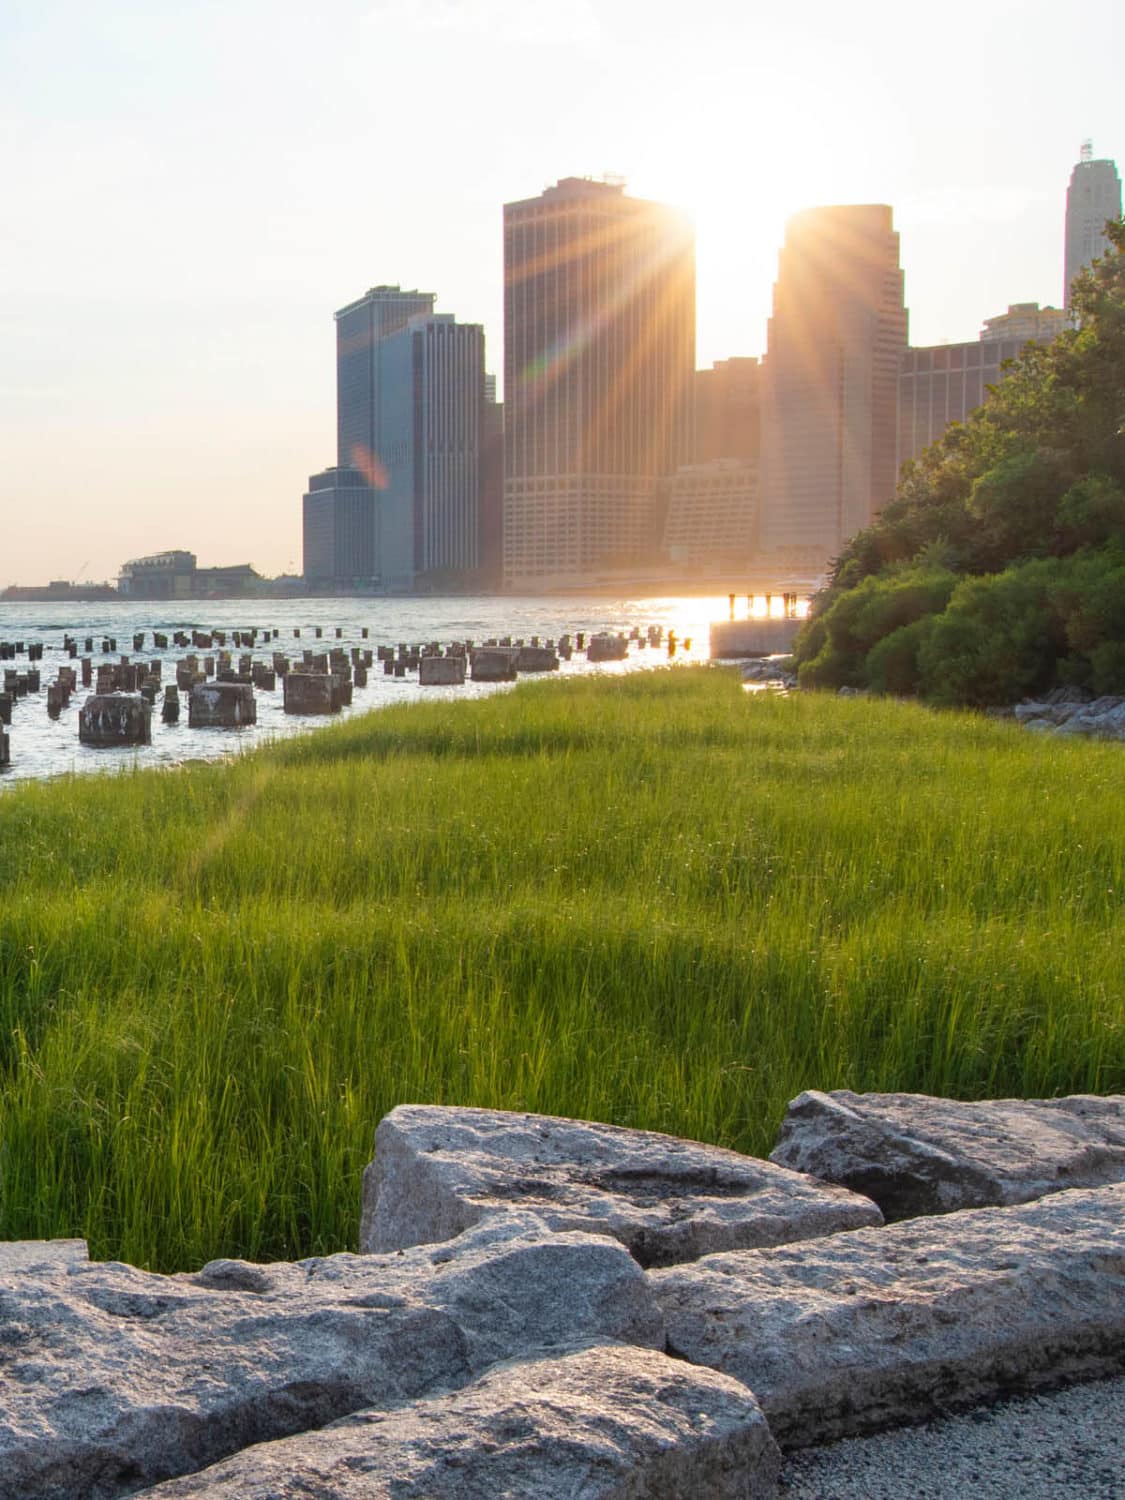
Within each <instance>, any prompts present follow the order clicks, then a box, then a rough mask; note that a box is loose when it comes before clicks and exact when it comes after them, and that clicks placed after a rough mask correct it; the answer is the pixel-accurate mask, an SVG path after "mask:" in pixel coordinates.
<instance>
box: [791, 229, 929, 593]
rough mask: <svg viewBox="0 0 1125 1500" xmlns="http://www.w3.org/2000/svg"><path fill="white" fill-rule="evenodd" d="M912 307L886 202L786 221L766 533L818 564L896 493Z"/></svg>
mask: <svg viewBox="0 0 1125 1500" xmlns="http://www.w3.org/2000/svg"><path fill="white" fill-rule="evenodd" d="M906 343H907V314H906V308H905V306H904V303H903V277H902V270H901V268H900V265H899V239H898V234H897V233H896V232H895V229H894V225H893V220H892V214H891V210H890V208H889V207H887V206H885V205H883V204H865V205H856V206H842V207H829V208H814V209H809V210H807V211H806V212H804V213H801V214H798V215H797V216H796V217H795V218H793V219H791V220H790V221H789V224H788V225H787V227H786V238H785V244H784V247H783V248H782V251H781V255H780V258H779V264H778V277H777V281H776V283H775V285H774V298H773V316H772V317H771V319H770V324H769V337H768V344H767V353H766V361H765V368H764V371H763V377H762V454H761V542H762V548H763V551H764V552H767V553H769V554H771V555H772V556H773V557H775V558H777V559H778V560H779V561H780V560H782V559H784V560H785V561H786V562H791V563H793V564H797V563H800V564H801V565H809V566H817V565H823V563H824V562H826V561H827V560H828V559H830V558H832V557H834V556H836V555H837V554H838V553H839V551H840V548H841V546H842V545H843V543H844V542H845V541H846V540H847V538H848V537H850V536H852V535H854V533H855V532H857V531H859V530H861V529H862V528H863V527H865V526H868V525H869V524H870V523H871V521H872V520H873V518H874V517H875V515H876V514H877V512H878V511H879V509H880V508H881V506H883V505H884V504H885V503H886V502H887V500H889V499H890V498H891V496H892V495H893V494H894V489H895V481H896V476H897V468H896V464H895V446H896V435H897V434H896V413H897V397H898V379H899V368H900V364H901V361H902V355H903V351H904V350H905V348H906Z"/></svg>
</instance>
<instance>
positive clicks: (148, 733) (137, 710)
mask: <svg viewBox="0 0 1125 1500" xmlns="http://www.w3.org/2000/svg"><path fill="white" fill-rule="evenodd" d="M78 738H79V741H80V742H81V743H82V744H83V745H93V746H98V747H108V746H112V745H118V746H119V745H147V744H149V743H150V742H151V739H152V710H151V708H150V707H149V705H148V704H147V703H146V702H145V700H144V699H143V698H142V697H141V695H140V693H94V694H91V696H90V697H89V698H87V699H86V701H85V703H84V704H83V705H82V707H81V709H79V712H78Z"/></svg>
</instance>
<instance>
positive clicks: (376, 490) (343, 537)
mask: <svg viewBox="0 0 1125 1500" xmlns="http://www.w3.org/2000/svg"><path fill="white" fill-rule="evenodd" d="M433 304H434V296H433V293H432V292H413V291H412V292H404V291H402V289H401V288H400V287H397V286H378V287H373V288H372V289H371V290H370V291H369V292H367V293H366V294H365V295H364V296H363V297H361V298H359V299H358V300H357V301H355V302H352V303H349V304H348V306H347V307H344V308H341V310H340V311H339V312H338V313H337V314H336V350H337V359H336V369H337V423H336V425H337V446H338V449H339V460H340V461H339V463H338V465H337V466H336V468H334V469H327V470H325V471H324V473H322V474H314V475H313V476H312V478H311V479H310V481H309V489H308V492H307V493H306V495H305V497H304V556H305V561H304V571H305V576H306V577H307V578H308V579H310V580H311V581H313V582H315V583H318V584H320V585H324V586H327V585H335V586H337V587H361V588H377V589H383V590H387V589H393V590H410V589H413V588H415V587H416V586H417V585H418V583H419V581H420V578H421V577H422V575H429V582H430V583H431V584H433V583H436V582H438V581H439V580H440V581H441V582H445V583H448V582H450V581H452V580H451V578H450V575H451V574H466V573H472V572H475V571H476V569H477V568H478V566H479V563H480V535H481V516H480V484H481V422H482V409H483V404H484V392H485V373H484V331H483V329H482V328H481V327H480V326H479V325H478V324H464V323H458V322H457V321H456V319H454V318H453V317H451V316H450V315H449V314H445V313H443V314H435V313H434V311H433Z"/></svg>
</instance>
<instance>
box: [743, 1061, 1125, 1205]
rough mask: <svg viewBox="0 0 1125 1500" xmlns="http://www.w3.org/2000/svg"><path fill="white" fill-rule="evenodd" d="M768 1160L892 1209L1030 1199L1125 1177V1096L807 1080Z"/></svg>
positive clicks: (793, 1103)
mask: <svg viewBox="0 0 1125 1500" xmlns="http://www.w3.org/2000/svg"><path fill="white" fill-rule="evenodd" d="M770 1160H771V1161H774V1162H777V1163H778V1164H779V1165H781V1166H785V1167H791V1168H793V1169H794V1170H796V1171H799V1172H811V1173H813V1174H814V1175H815V1176H817V1177H822V1178H824V1179H825V1180H826V1181H828V1182H835V1183H839V1184H840V1185H841V1186H844V1187H849V1188H853V1189H854V1190H855V1191H856V1192H861V1193H865V1194H867V1196H868V1197H870V1198H873V1199H874V1200H875V1202H876V1203H878V1205H879V1207H880V1208H881V1209H882V1210H883V1213H884V1214H885V1215H886V1217H887V1218H888V1219H904V1218H911V1217H913V1216H914V1215H915V1214H939V1213H949V1212H951V1211H952V1210H955V1209H959V1208H984V1207H987V1206H990V1205H997V1206H1000V1205H1005V1204H1013V1203H1027V1202H1030V1201H1031V1200H1032V1199H1034V1198H1042V1197H1044V1196H1045V1195H1046V1194H1047V1193H1057V1192H1062V1191H1064V1190H1066V1189H1068V1188H1077V1187H1102V1186H1104V1185H1106V1184H1108V1183H1113V1182H1123V1181H1125V1098H1123V1097H1122V1096H1120V1095H1116V1096H1113V1095H1110V1096H1106V1097H1098V1096H1094V1095H1089V1094H1075V1095H1071V1096H1070V1097H1068V1098H1065V1099H1029V1100H1023V1099H990V1100H986V1101H984V1102H982V1103H975V1104H974V1103H965V1102H962V1101H960V1100H957V1099H934V1098H931V1097H930V1096H929V1095H926V1094H853V1093H850V1092H849V1091H847V1090H846V1089H840V1090H837V1091H835V1092H833V1093H820V1092H818V1091H815V1090H810V1091H809V1092H808V1093H804V1094H800V1095H798V1097H797V1098H796V1099H794V1100H793V1101H792V1103H791V1104H790V1105H789V1108H788V1111H787V1113H786V1116H785V1119H784V1120H783V1121H782V1125H781V1131H780V1134H779V1136H778V1143H777V1146H776V1148H775V1150H773V1151H772V1152H771V1153H770Z"/></svg>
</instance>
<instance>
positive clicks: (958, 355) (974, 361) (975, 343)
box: [896, 319, 1027, 468]
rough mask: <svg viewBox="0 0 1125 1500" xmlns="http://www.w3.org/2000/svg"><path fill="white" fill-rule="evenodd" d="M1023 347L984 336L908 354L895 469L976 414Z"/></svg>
mask: <svg viewBox="0 0 1125 1500" xmlns="http://www.w3.org/2000/svg"><path fill="white" fill-rule="evenodd" d="M989 321H990V322H998V321H999V320H998V319H990V320H989ZM1026 343H1027V340H1026V339H1025V338H1014V339H998V338H986V337H985V336H984V334H982V335H981V336H980V338H979V339H973V340H972V342H971V343H965V344H939V345H937V346H936V347H933V348H929V349H907V350H906V351H905V353H904V354H903V356H902V369H901V372H900V374H899V380H898V450H897V454H896V467H897V468H901V467H902V465H903V464H904V463H906V462H907V460H908V459H911V458H917V457H918V456H919V454H921V453H922V452H923V451H924V450H925V449H926V448H928V447H929V446H930V444H931V443H936V442H937V440H938V438H939V437H941V435H942V433H943V432H944V431H945V429H946V428H947V427H948V426H949V424H950V423H951V422H963V421H964V420H965V418H966V417H967V416H968V415H969V413H970V412H971V411H975V410H976V409H977V407H978V406H980V405H981V403H982V402H983V401H984V400H985V399H986V397H987V396H988V389H989V387H990V386H995V385H999V384H1000V382H1001V381H1002V380H1003V379H1004V378H1005V376H1006V374H1007V371H1006V370H1005V369H1004V368H1003V366H1004V364H1005V362H1006V361H1007V360H1014V359H1018V358H1019V356H1020V353H1021V351H1022V350H1023V348H1024V346H1025V345H1026Z"/></svg>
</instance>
